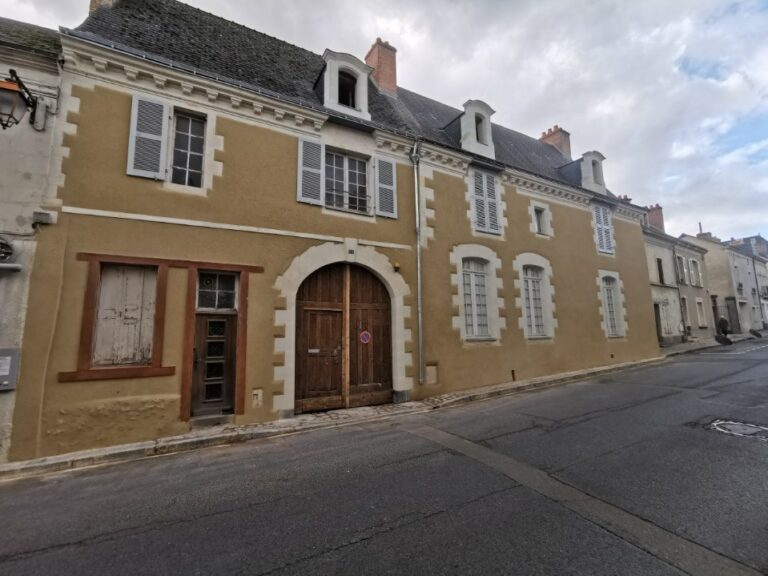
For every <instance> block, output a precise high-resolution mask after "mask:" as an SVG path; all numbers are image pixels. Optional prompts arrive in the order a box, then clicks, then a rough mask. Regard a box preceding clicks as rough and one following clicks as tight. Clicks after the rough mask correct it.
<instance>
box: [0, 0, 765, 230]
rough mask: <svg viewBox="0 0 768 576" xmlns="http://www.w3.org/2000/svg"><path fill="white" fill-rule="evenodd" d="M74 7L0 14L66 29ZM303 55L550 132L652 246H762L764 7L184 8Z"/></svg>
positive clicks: (662, 2) (700, 1) (59, 0)
mask: <svg viewBox="0 0 768 576" xmlns="http://www.w3.org/2000/svg"><path fill="white" fill-rule="evenodd" d="M88 3H89V0H0V14H2V15H3V16H7V17H10V18H14V19H17V20H24V21H28V22H33V23H36V24H39V25H42V26H48V27H56V26H66V27H74V26H76V25H77V24H78V23H80V22H81V21H82V20H83V19H84V18H85V16H86V15H87V11H88ZM187 3H189V4H192V5H194V6H197V7H199V8H202V9H204V10H207V11H209V12H213V13H215V14H217V15H219V16H222V17H224V18H227V19H230V20H235V21H237V22H240V23H242V24H245V25H247V26H249V27H251V28H255V29H257V30H260V31H262V32H265V33H267V34H270V35H272V36H276V37H278V38H281V39H284V40H287V41H289V42H291V43H293V44H297V45H299V46H302V47H304V48H307V49H309V50H312V51H314V52H317V53H322V51H323V50H324V49H325V48H331V49H333V50H336V51H343V52H349V53H352V54H354V55H356V56H358V57H360V58H361V59H362V58H363V57H364V56H365V53H366V51H367V49H368V48H369V47H370V45H371V43H372V41H373V40H374V39H375V38H376V37H377V36H380V37H381V38H383V39H385V40H388V41H389V42H390V43H392V44H393V45H394V46H396V47H397V49H398V54H397V55H398V83H399V84H400V85H401V86H403V87H406V88H409V89H411V90H414V91H416V92H420V93H422V94H425V95H427V96H430V97H432V98H435V99H437V100H440V101H442V102H445V103H447V104H450V105H452V106H455V107H457V108H460V107H461V104H462V103H463V102H464V101H466V100H468V99H470V98H479V99H481V100H484V101H486V102H488V103H489V104H490V105H491V106H492V107H493V108H494V109H495V110H496V114H495V116H494V121H495V122H498V123H501V124H504V125H506V126H508V127H510V128H513V129H515V130H519V131H521V132H524V133H526V134H529V135H531V136H538V135H539V134H540V133H541V131H542V130H544V129H546V128H548V127H550V126H552V125H553V124H559V125H561V126H563V127H564V128H566V129H567V130H568V131H569V132H570V133H571V147H572V149H573V151H574V154H575V155H580V154H581V153H582V152H585V151H588V150H599V151H601V152H602V153H603V154H604V155H605V156H606V158H607V160H606V162H605V178H606V183H607V184H608V185H609V187H610V188H611V189H612V191H613V192H615V193H617V194H621V195H624V194H627V195H629V196H630V197H632V198H633V201H634V202H635V203H637V204H641V205H648V204H651V203H656V202H658V203H660V204H662V205H663V206H664V213H665V217H666V221H667V231H668V232H670V233H672V234H675V235H677V234H680V233H683V232H690V233H693V232H695V231H697V228H698V223H699V222H701V223H702V225H703V227H704V229H705V231H711V232H714V233H715V234H717V235H719V236H721V237H723V238H730V237H731V236H736V237H739V236H747V235H753V234H757V233H762V234H763V235H764V236H768V0H761V1H757V0H749V1H743V2H728V1H715V0H644V1H643V2H624V1H619V0H613V1H610V0H584V1H582V2H573V1H571V0H515V1H504V0H485V1H480V0H475V1H470V0H463V1H460V0H454V1H451V0H420V1H418V2H415V1H413V0H386V1H384V0H377V1H370V2H368V1H366V0H323V1H322V2H317V1H314V0H306V1H305V0H259V1H255V2H254V1H247V0H187Z"/></svg>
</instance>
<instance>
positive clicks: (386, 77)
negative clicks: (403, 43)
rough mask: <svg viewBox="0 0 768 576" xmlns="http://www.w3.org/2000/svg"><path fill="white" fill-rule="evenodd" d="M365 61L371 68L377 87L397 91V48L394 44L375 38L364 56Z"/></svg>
mask: <svg viewBox="0 0 768 576" xmlns="http://www.w3.org/2000/svg"><path fill="white" fill-rule="evenodd" d="M365 63H366V64H368V66H370V67H371V68H373V79H374V81H375V82H376V86H378V87H379V89H381V90H386V91H387V92H396V91H397V49H396V48H395V47H394V46H391V45H390V44H389V42H382V40H381V38H376V42H374V43H373V46H371V49H370V50H368V54H366V56H365Z"/></svg>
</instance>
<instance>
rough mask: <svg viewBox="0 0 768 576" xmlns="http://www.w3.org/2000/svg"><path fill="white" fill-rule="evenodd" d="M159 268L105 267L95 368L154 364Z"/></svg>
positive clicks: (96, 335) (98, 320)
mask: <svg viewBox="0 0 768 576" xmlns="http://www.w3.org/2000/svg"><path fill="white" fill-rule="evenodd" d="M156 286H157V268H155V267H152V266H125V265H119V264H102V266H101V282H100V285H99V300H98V309H97V311H96V334H95V338H94V346H93V365H94V366H122V365H126V364H150V363H151V362H152V340H153V334H154V323H155V297H156Z"/></svg>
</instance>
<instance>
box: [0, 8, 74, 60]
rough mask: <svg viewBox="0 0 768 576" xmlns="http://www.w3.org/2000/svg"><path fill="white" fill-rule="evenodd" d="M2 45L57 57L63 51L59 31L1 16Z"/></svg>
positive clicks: (0, 33)
mask: <svg viewBox="0 0 768 576" xmlns="http://www.w3.org/2000/svg"><path fill="white" fill-rule="evenodd" d="M0 45H3V46H10V47H11V48H18V49H20V50H24V51H27V52H30V51H31V52H34V53H36V54H40V55H41V56H46V57H49V58H52V59H54V60H55V59H57V58H58V57H59V53H60V52H61V42H60V41H59V33H58V32H57V31H56V30H51V29H49V28H42V27H41V26H35V25H34V24H27V23H26V22H17V21H16V20H9V19H8V18H0Z"/></svg>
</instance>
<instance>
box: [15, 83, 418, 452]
mask: <svg viewBox="0 0 768 576" xmlns="http://www.w3.org/2000/svg"><path fill="white" fill-rule="evenodd" d="M75 92H76V94H77V95H78V97H79V98H80V100H81V101H80V107H79V110H80V112H71V113H70V114H69V115H68V120H69V121H70V122H71V123H72V124H73V125H75V126H76V127H77V130H76V135H74V134H69V135H66V136H65V144H66V146H68V147H69V149H70V151H69V156H68V158H66V159H65V160H64V162H63V172H64V174H65V176H66V178H65V184H64V187H63V188H62V190H61V195H62V197H63V198H64V204H65V206H75V207H85V208H96V209H100V210H112V211H123V212H128V213H150V214H155V215H162V216H169V217H173V218H187V219H191V220H201V221H208V222H220V223H231V224H242V225H248V226H261V227H272V228H277V229H283V230H285V229H288V230H290V229H294V230H298V231H301V232H309V233H316V234H328V235H333V236H343V237H353V236H357V237H358V238H362V239H368V240H374V241H379V242H381V241H383V242H393V243H408V242H409V241H410V239H411V238H413V235H414V232H413V228H414V226H415V224H414V217H413V209H412V206H413V202H412V199H413V196H412V194H413V190H412V180H413V177H412V172H411V169H410V167H409V166H408V165H407V164H399V165H398V168H397V170H398V173H397V176H398V183H399V186H398V194H399V196H398V203H399V218H398V220H388V221H384V220H382V219H377V223H376V224H373V223H372V222H369V221H366V220H361V219H352V218H349V217H337V216H333V215H327V216H326V215H323V214H322V209H321V208H319V207H313V206H306V205H303V204H298V203H297V202H296V165H297V140H296V138H295V137H293V136H290V135H287V134H279V133H275V132H273V131H268V130H265V129H262V128H257V127H255V126H251V125H247V124H245V123H242V122H238V121H234V120H225V119H221V118H219V119H218V120H217V125H216V133H217V135H218V136H220V137H221V138H222V139H223V142H224V148H225V149H224V150H223V151H218V152H217V153H216V156H217V158H216V160H217V161H219V162H221V163H222V175H221V176H217V177H215V178H214V185H213V190H212V191H211V192H210V193H209V196H208V197H207V198H206V197H201V196H193V195H186V194H179V193H172V192H168V191H164V190H162V189H161V184H159V183H156V182H153V181H150V180H144V179H138V178H131V177H128V176H126V175H125V159H126V154H127V138H128V121H129V115H130V97H129V96H127V95H124V94H120V93H118V92H115V91H113V90H107V89H103V88H97V89H96V90H91V89H87V88H75ZM105 135H112V136H113V137H109V138H107V137H105ZM324 242H325V241H321V240H316V239H308V238H298V237H293V236H279V235H270V234H257V233H251V232H240V231H230V230H215V229H209V228H199V227H190V226H179V225H172V224H160V223H151V222H136V221H129V220H120V219H114V218H100V217H93V216H86V215H75V214H68V213H62V214H61V215H60V224H59V225H57V226H56V227H53V228H50V229H47V230H45V231H44V233H43V235H42V236H41V240H40V245H39V250H38V261H39V262H40V265H39V266H37V267H36V268H35V271H34V276H35V277H34V278H33V281H32V284H33V287H32V291H31V293H30V309H33V313H32V314H31V316H30V320H29V322H30V325H31V326H33V327H34V329H31V330H28V331H27V332H26V335H25V341H24V348H25V350H26V351H27V353H26V354H25V358H24V360H23V365H22V370H23V372H24V374H23V377H22V384H23V387H22V388H20V391H19V395H18V403H17V410H16V417H15V423H14V425H15V427H14V432H13V439H12V440H13V441H12V451H11V458H12V459H14V460H20V459H25V458H31V457H35V456H45V455H51V454H56V453H61V452H66V451H71V450H77V449H85V448H92V447H97V446H108V445H112V444H117V443H124V442H134V441H141V440H148V439H153V438H158V437H161V436H167V435H169V434H176V433H181V432H184V431H186V430H188V424H187V423H185V422H182V421H180V419H179V411H180V395H181V369H182V359H183V346H182V336H183V334H184V331H185V330H186V329H187V328H186V326H185V325H184V308H185V303H186V290H187V271H186V270H184V269H180V268H172V269H171V270H170V273H169V283H168V294H167V310H166V323H165V338H164V341H165V346H164V354H163V365H165V366H175V367H176V374H175V375H174V376H170V377H162V378H142V379H126V380H104V381H93V382H67V383H61V382H58V377H57V376H58V373H59V372H61V371H70V370H73V369H75V366H76V358H77V350H78V342H79V340H80V337H81V334H80V325H81V319H82V312H83V298H84V290H85V282H86V273H87V265H86V263H85V262H81V261H79V260H77V254H78V253H79V252H98V253H104V254H115V255H126V256H143V257H148V256H149V257H158V258H169V259H182V260H194V261H204V262H214V263H231V264H246V265H256V266H263V267H264V273H263V274H251V275H250V290H249V307H248V341H247V350H246V359H247V361H246V389H245V413H244V414H242V415H238V416H236V418H235V421H236V423H240V424H242V423H249V422H258V421H266V420H273V419H275V418H277V416H278V415H277V413H276V412H275V411H274V410H273V406H274V402H273V398H274V397H275V396H279V395H281V394H283V391H284V390H283V382H282V381H279V380H276V379H275V378H274V367H275V366H280V365H282V364H284V363H285V354H284V351H281V350H276V349H275V344H274V342H275V337H276V336H277V335H279V334H281V333H282V332H283V331H284V329H285V328H284V325H280V324H279V323H278V322H277V318H278V317H279V316H280V315H281V314H285V313H291V311H286V310H285V307H286V301H285V299H284V298H283V297H281V295H280V294H279V291H278V289H277V288H275V282H276V279H277V278H278V277H279V276H280V275H281V274H283V273H284V272H285V270H286V268H287V267H288V266H289V265H290V263H291V262H292V261H293V259H294V258H295V257H296V256H298V255H301V254H303V253H304V252H306V251H307V250H309V249H310V248H312V247H313V246H317V245H320V244H323V243H324ZM375 249H376V251H377V252H378V253H380V254H382V255H383V256H384V259H385V260H386V259H388V260H389V261H390V262H391V263H392V267H393V270H394V264H395V263H398V264H399V266H400V272H399V274H400V275H401V276H402V278H403V279H404V281H405V282H406V284H407V285H408V286H409V287H410V291H411V294H413V293H414V292H415V251H414V250H411V249H398V248H380V247H376V248H375ZM59 298H60V301H59ZM413 305H414V303H413V297H412V296H407V297H405V298H404V302H403V306H404V307H406V308H408V307H410V308H411V309H413ZM404 329H405V330H407V331H408V333H409V334H412V333H415V321H414V319H413V318H412V317H411V318H408V319H406V321H405V324H404ZM413 337H415V334H414V335H413ZM405 352H406V353H407V354H413V352H414V351H413V344H412V342H411V341H409V342H406V343H405ZM405 376H406V378H408V379H410V378H413V376H414V372H413V366H412V365H410V366H406V368H405ZM254 391H257V392H261V395H262V398H263V401H262V403H261V405H260V406H259V405H256V404H255V403H254V402H253V392H254Z"/></svg>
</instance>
